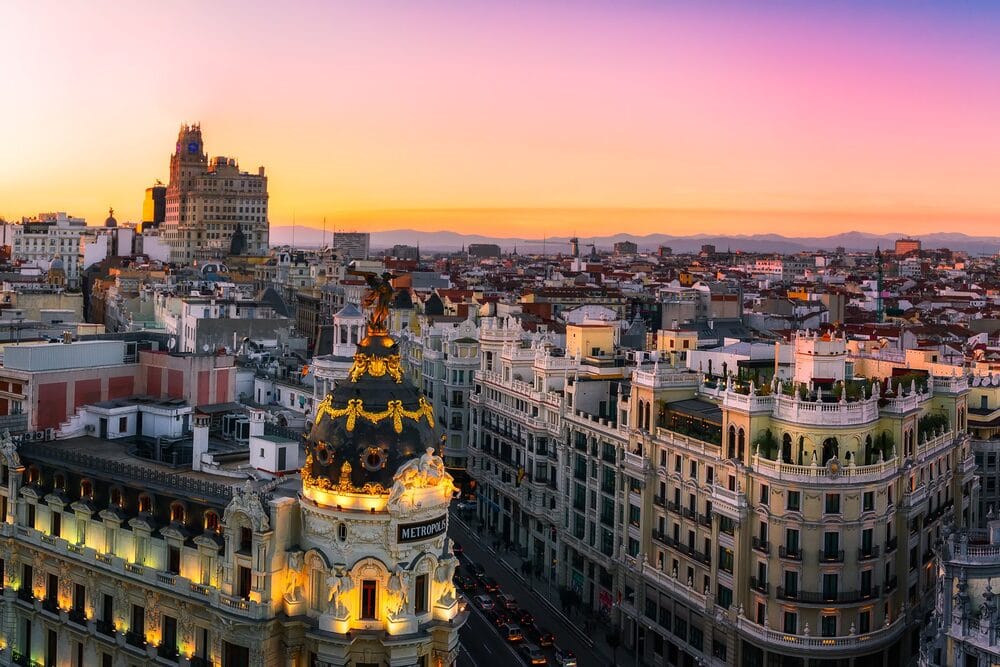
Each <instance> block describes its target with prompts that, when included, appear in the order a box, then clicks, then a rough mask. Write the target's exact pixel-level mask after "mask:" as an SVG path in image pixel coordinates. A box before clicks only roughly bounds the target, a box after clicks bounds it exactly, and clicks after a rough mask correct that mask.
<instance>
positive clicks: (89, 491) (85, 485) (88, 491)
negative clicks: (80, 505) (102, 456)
mask: <svg viewBox="0 0 1000 667" xmlns="http://www.w3.org/2000/svg"><path fill="white" fill-rule="evenodd" d="M93 495H94V485H93V484H91V483H90V480H89V479H85V480H83V481H82V482H80V497H81V498H90V497H92V496H93Z"/></svg>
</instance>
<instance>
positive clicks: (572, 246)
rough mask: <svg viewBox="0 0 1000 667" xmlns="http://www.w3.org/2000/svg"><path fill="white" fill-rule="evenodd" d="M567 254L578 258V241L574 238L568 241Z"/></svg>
mask: <svg viewBox="0 0 1000 667" xmlns="http://www.w3.org/2000/svg"><path fill="white" fill-rule="evenodd" d="M569 252H570V254H571V255H573V257H579V256H580V239H578V238H577V237H575V236H574V237H573V238H571V239H570V240H569Z"/></svg>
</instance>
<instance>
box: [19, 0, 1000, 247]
mask: <svg viewBox="0 0 1000 667" xmlns="http://www.w3.org/2000/svg"><path fill="white" fill-rule="evenodd" d="M56 4H57V3H49V4H46V3H38V4H30V5H29V4H28V3H14V4H8V5H5V7H4V8H3V9H2V10H0V18H2V19H3V20H2V21H0V37H2V38H3V40H4V43H5V44H8V46H9V52H10V54H11V57H10V60H9V63H10V74H11V76H10V77H9V78H8V80H7V83H8V86H7V87H6V92H7V93H8V99H9V100H19V101H20V102H18V103H10V104H7V105H5V110H4V117H5V120H6V121H7V122H6V124H7V125H8V127H16V128H18V131H17V132H11V133H10V136H9V138H8V139H7V141H8V143H7V146H6V148H5V150H4V151H3V152H2V153H0V215H3V216H6V217H7V218H8V219H18V218H20V217H21V216H29V215H33V214H35V213H37V212H39V211H42V210H66V211H68V212H70V213H71V214H73V215H78V216H84V217H86V218H87V219H88V221H89V222H90V223H91V224H98V223H99V222H100V220H102V219H103V217H104V216H105V215H106V211H107V209H108V206H109V205H111V206H114V208H115V210H116V212H117V215H118V217H119V218H120V219H122V220H138V219H139V217H140V211H141V204H142V193H143V190H144V189H145V188H146V187H148V186H149V185H150V184H152V183H153V182H154V180H155V179H160V180H162V181H163V182H166V181H167V177H168V158H169V154H170V152H171V150H172V148H173V141H174V136H175V133H176V129H177V127H178V125H179V124H180V123H182V122H185V121H187V122H201V123H202V126H203V128H204V130H205V145H206V150H207V151H208V153H209V154H210V155H218V154H225V155H227V157H234V158H236V159H237V160H239V162H240V166H241V168H242V169H244V170H250V171H252V170H254V169H256V167H257V166H258V165H263V166H265V167H266V168H267V171H268V174H269V176H270V181H271V185H270V190H271V196H272V199H271V202H272V204H271V207H270V208H271V213H270V222H271V223H272V224H273V225H289V224H292V223H293V221H294V222H295V223H296V224H299V225H308V226H313V227H321V226H322V225H323V219H324V218H326V220H327V226H328V229H330V230H331V231H332V230H334V229H344V230H349V229H355V228H366V229H371V230H373V231H376V230H386V229H399V228H413V229H419V230H425V231H434V230H439V229H447V228H455V227H459V228H460V230H461V231H467V232H471V233H490V234H493V235H496V236H518V235H525V234H526V233H528V232H532V233H533V234H534V235H535V236H542V235H569V234H573V233H576V234H579V235H581V236H591V235H595V234H598V233H605V232H606V231H607V227H608V225H609V224H610V225H615V226H616V227H618V228H619V230H620V231H627V232H631V233H636V234H648V233H653V232H664V231H669V232H670V233H677V234H695V233H700V232H707V233H747V232H757V233H761V232H775V233H780V234H786V235H806V234H832V233H837V232H840V231H849V230H859V231H869V232H875V233H884V232H895V231H900V230H901V229H906V230H907V231H909V232H911V233H914V234H920V233H927V232H931V231H935V230H937V229H940V228H948V229H962V230H963V231H966V232H967V233H970V234H984V233H989V231H990V230H991V226H992V225H994V224H995V220H996V219H997V214H998V213H1000V202H998V201H997V198H996V196H995V194H994V189H995V188H994V186H993V183H992V179H991V178H990V176H991V175H992V173H994V172H995V167H996V166H997V165H996V155H998V154H1000V152H998V151H997V149H998V148H1000V145H998V144H1000V138H998V137H997V136H996V133H995V132H991V131H990V130H991V119H992V118H994V117H995V116H996V114H997V112H998V111H1000V92H998V91H996V89H995V87H993V86H991V85H990V82H991V81H992V80H993V73H994V72H995V71H996V65H997V55H996V54H995V53H994V51H995V49H993V48H992V44H991V36H992V35H993V34H995V29H996V27H997V23H998V18H1000V15H998V13H997V11H996V10H994V9H993V8H991V7H987V6H983V5H977V4H965V5H962V6H961V7H960V8H956V7H951V6H949V7H947V8H927V7H920V8H913V7H911V6H910V5H904V4H903V3H878V4H876V5H871V4H870V3H865V4H861V3H846V4H841V5H838V7H836V8H815V7H800V6H790V5H785V4H782V3H766V4H756V5H754V7H753V8H752V9H751V8H748V7H745V6H740V5H736V4H727V3H713V4H711V5H705V4H700V3H699V4H697V5H695V4H692V3H671V4H669V5H666V6H663V5H658V4H653V3H629V4H627V5H615V6H611V5H609V4H601V3H587V4H585V5H576V6H574V7H573V8H572V9H570V8H568V7H567V6H561V7H557V6H554V5H548V6H544V7H539V6H515V7H508V6H503V7H501V6H499V5H495V4H492V3H475V4H462V5H456V4H453V3H443V2H438V3H430V4H427V5H422V6H421V8H419V9H417V8H414V7H412V6H407V5H405V4H397V3H375V4H372V3H366V5H364V7H363V8H361V6H360V5H359V6H355V7H347V6H344V5H338V6H329V5H326V4H321V3H299V4H297V5H296V6H295V8H294V11H291V12H288V11H286V12H284V13H282V12H281V11H279V10H277V9H271V8H270V7H268V6H266V5H255V6H251V7H249V8H248V9H247V10H246V11H241V12H240V13H239V14H238V15H234V14H233V10H234V8H235V7H236V6H235V5H231V4H226V3H219V4H217V5H213V6H211V7H203V6H198V7H197V9H195V6H193V5H192V6H190V7H188V9H183V8H182V9H177V8H174V7H171V8H165V7H164V8H145V9H143V11H142V12H138V11H126V10H122V9H120V8H118V7H117V6H114V5H111V4H110V3H105V4H103V5H102V4H100V3H99V4H98V5H97V6H88V7H87V8H82V7H73V6H62V5H58V6H55V5H56ZM241 7H242V5H241ZM54 9H58V10H59V11H54ZM222 21H226V24H225V25H226V30H224V31H221V30H217V26H218V25H221V24H222V23H221V22H222ZM43 28H44V31H43V30H42V29H43ZM154 29H156V30H158V31H159V32H160V33H161V34H160V38H156V39H151V34H152V30H154ZM38 40H43V41H44V42H45V44H46V48H45V49H43V50H41V51H40V50H38V49H37V48H36V46H35V43H36V42H37V41H38ZM95 42H99V43H100V44H101V47H100V48H97V49H93V48H91V47H92V45H93V44H94V43H95ZM165 46H166V47H168V48H164V47H165ZM25 100H27V101H25ZM32 100H35V102H34V103H32ZM991 167H993V169H991ZM605 211H614V212H616V213H615V215H613V216H612V215H605V214H604V212H605Z"/></svg>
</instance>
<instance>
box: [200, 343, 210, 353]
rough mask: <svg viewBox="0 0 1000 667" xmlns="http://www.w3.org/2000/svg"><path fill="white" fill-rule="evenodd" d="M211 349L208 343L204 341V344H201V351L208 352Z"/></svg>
mask: <svg viewBox="0 0 1000 667" xmlns="http://www.w3.org/2000/svg"><path fill="white" fill-rule="evenodd" d="M211 349H212V346H211V345H209V344H208V343H205V344H204V345H202V346H201V351H202V352H208V351H209V350H211Z"/></svg>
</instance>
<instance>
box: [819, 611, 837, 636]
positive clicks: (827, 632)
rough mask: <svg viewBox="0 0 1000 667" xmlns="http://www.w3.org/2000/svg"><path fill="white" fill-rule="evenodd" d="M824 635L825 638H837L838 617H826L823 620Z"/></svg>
mask: <svg viewBox="0 0 1000 667" xmlns="http://www.w3.org/2000/svg"><path fill="white" fill-rule="evenodd" d="M822 634H823V636H824V637H836V636H837V617H836V616H824V617H823V620H822Z"/></svg>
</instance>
